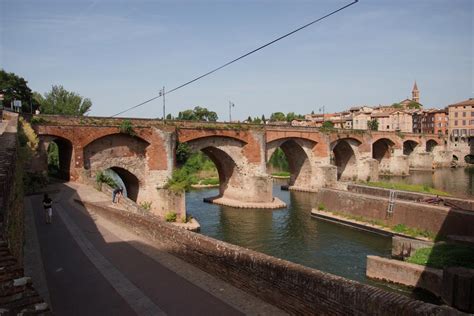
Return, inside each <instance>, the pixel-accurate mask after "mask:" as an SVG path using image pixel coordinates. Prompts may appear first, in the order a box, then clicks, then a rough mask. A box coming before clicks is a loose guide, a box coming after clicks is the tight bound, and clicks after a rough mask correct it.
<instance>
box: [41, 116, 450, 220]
mask: <svg viewBox="0 0 474 316" xmlns="http://www.w3.org/2000/svg"><path fill="white" fill-rule="evenodd" d="M130 120H131V122H132V127H133V131H134V135H133V136H132V135H129V134H125V133H121V132H120V129H119V126H120V124H121V123H122V121H123V119H110V118H99V117H82V118H81V117H62V116H46V115H41V116H37V117H36V118H35V119H34V122H37V124H35V125H34V126H35V130H36V132H37V133H38V135H39V138H40V154H39V157H38V158H39V159H38V161H40V164H39V165H38V168H39V169H42V168H43V169H44V168H45V167H46V164H47V161H46V157H47V156H46V152H47V148H48V146H49V144H50V143H51V142H53V141H54V142H55V143H56V144H57V145H58V147H59V160H60V168H61V173H62V174H63V176H64V177H65V178H67V179H71V180H75V181H80V182H91V181H93V179H95V175H96V173H97V172H99V171H102V170H106V169H112V170H113V171H115V172H116V173H117V174H118V175H119V176H120V178H121V179H122V180H123V182H124V183H125V186H126V189H127V192H128V197H129V198H131V199H132V200H135V201H136V202H138V203H140V202H144V201H157V202H158V203H154V204H155V205H156V204H159V203H160V201H159V198H158V197H157V193H156V192H157V189H158V190H160V188H163V187H164V185H165V183H166V182H167V179H168V177H170V176H171V174H172V171H173V169H174V168H175V164H176V157H175V151H176V144H177V142H181V143H187V144H188V145H189V147H190V148H191V149H192V150H195V151H197V150H201V151H202V152H203V153H204V154H206V155H207V156H208V157H209V158H210V159H211V160H212V161H213V162H214V163H215V165H216V167H217V170H218V173H219V179H220V194H219V197H218V198H217V199H216V200H215V202H216V203H221V204H227V205H232V206H239V207H245V206H247V207H250V206H261V207H278V206H281V205H282V202H281V201H276V199H274V198H273V196H272V180H271V177H270V176H269V175H268V173H267V168H266V166H267V162H268V160H269V159H270V157H271V155H272V153H273V152H274V151H275V150H276V149H277V148H278V147H280V148H281V149H282V150H283V151H284V153H285V154H286V156H287V158H288V162H289V166H290V172H291V178H290V189H294V190H302V191H317V190H318V188H321V187H337V186H338V185H339V184H340V183H341V182H340V180H363V181H367V180H376V179H378V176H379V174H394V175H404V174H408V172H409V169H410V168H420V169H431V168H434V167H445V166H449V164H450V163H451V159H452V153H451V152H449V151H448V150H447V146H446V140H445V138H444V137H443V136H438V135H420V134H402V133H393V132H375V131H355V130H334V131H321V130H319V129H315V128H304V127H289V126H276V125H275V126H272V125H266V126H263V125H248V124H226V123H195V122H176V121H170V122H166V123H163V122H162V121H160V120H146V119H130ZM38 122H39V123H38ZM152 211H155V212H158V211H157V210H155V209H153V206H152Z"/></svg>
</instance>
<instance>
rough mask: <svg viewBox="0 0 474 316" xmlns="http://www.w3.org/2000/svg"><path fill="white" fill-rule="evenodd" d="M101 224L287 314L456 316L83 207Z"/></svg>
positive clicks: (138, 218) (166, 227) (136, 218)
mask: <svg viewBox="0 0 474 316" xmlns="http://www.w3.org/2000/svg"><path fill="white" fill-rule="evenodd" d="M84 205H85V206H86V207H87V208H88V209H89V211H91V212H92V213H94V214H95V215H96V216H100V217H102V218H104V219H107V220H109V221H112V222H114V223H115V224H117V225H120V226H121V227H123V228H126V229H128V230H131V231H134V232H136V233H138V234H140V235H141V236H143V237H144V238H147V239H148V240H150V241H151V242H152V243H156V244H157V245H158V244H159V245H161V246H162V247H165V248H166V249H167V251H168V252H170V253H171V254H173V255H175V256H177V257H179V258H181V259H183V260H185V261H187V262H189V263H192V264H193V265H195V266H197V267H199V268H200V269H202V270H204V271H206V272H208V273H210V274H212V275H215V276H217V277H219V278H221V279H223V280H224V281H227V282H229V283H230V284H232V285H234V286H236V287H239V288H241V289H243V290H245V291H247V292H249V293H251V294H253V295H256V296H258V297H260V298H262V299H264V300H265V301H267V302H269V303H271V304H273V305H275V306H278V307H280V308H282V309H284V310H286V311H287V312H289V313H291V314H305V315H312V314H332V315H349V314H351V315H352V314H359V315H366V314H377V315H401V314H411V315H428V314H430V315H447V314H452V315H456V314H457V311H455V310H453V309H451V308H448V307H445V306H435V305H432V304H428V303H424V302H421V301H416V300H413V299H410V298H408V297H404V296H401V295H398V294H396V293H389V292H386V291H384V290H382V289H377V288H374V287H372V286H368V285H364V284H361V283H358V282H355V281H350V280H347V279H344V278H341V277H337V276H333V275H331V274H328V273H324V272H321V271H318V270H315V269H311V268H308V267H304V266H301V265H298V264H295V263H291V262H288V261H285V260H282V259H277V258H274V257H271V256H268V255H265V254H262V253H258V252H255V251H252V250H249V249H245V248H242V247H239V246H235V245H231V244H228V243H225V242H222V241H218V240H215V239H213V238H210V237H207V236H203V235H200V234H196V233H193V232H190V231H186V230H183V229H179V228H177V227H174V226H173V225H170V224H168V223H164V222H161V221H158V220H156V219H154V218H152V217H149V216H143V215H140V214H137V213H132V212H123V211H120V210H117V209H114V208H110V207H105V206H101V205H97V204H93V203H91V204H90V203H87V202H84Z"/></svg>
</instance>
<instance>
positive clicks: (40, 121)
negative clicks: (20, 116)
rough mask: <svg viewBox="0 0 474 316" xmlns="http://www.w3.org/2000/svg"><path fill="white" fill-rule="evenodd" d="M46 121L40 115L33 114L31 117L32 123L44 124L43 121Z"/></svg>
mask: <svg viewBox="0 0 474 316" xmlns="http://www.w3.org/2000/svg"><path fill="white" fill-rule="evenodd" d="M47 122H48V121H47V120H45V119H44V118H42V117H37V116H34V117H33V118H32V119H31V124H32V125H35V124H44V123H47Z"/></svg>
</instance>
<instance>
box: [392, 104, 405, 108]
mask: <svg viewBox="0 0 474 316" xmlns="http://www.w3.org/2000/svg"><path fill="white" fill-rule="evenodd" d="M402 107H403V106H402V105H401V104H400V103H393V104H392V108H394V109H400V108H402Z"/></svg>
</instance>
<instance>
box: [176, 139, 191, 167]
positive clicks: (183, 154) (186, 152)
mask: <svg viewBox="0 0 474 316" xmlns="http://www.w3.org/2000/svg"><path fill="white" fill-rule="evenodd" d="M191 154H192V152H191V149H190V148H189V145H188V144H187V143H178V144H177V146H176V162H177V163H178V165H179V166H182V165H184V163H185V162H186V161H187V160H188V158H189V157H190V156H191Z"/></svg>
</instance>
